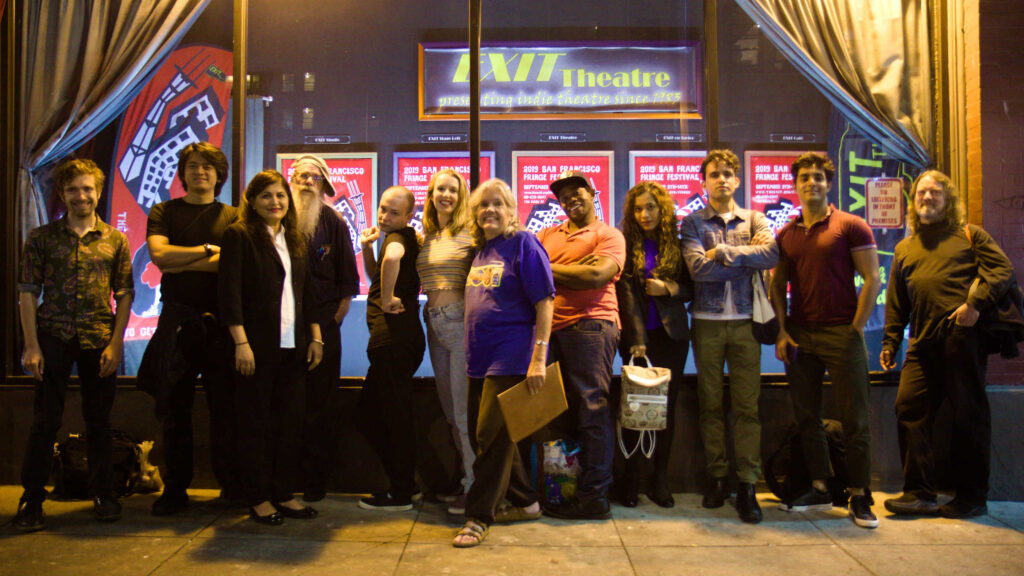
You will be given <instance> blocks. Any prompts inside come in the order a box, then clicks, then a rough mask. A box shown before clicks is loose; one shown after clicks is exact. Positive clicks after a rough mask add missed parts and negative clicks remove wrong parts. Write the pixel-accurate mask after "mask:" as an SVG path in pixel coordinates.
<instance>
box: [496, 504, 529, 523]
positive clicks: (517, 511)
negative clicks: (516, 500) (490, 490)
mask: <svg viewBox="0 0 1024 576" xmlns="http://www.w3.org/2000/svg"><path fill="white" fill-rule="evenodd" d="M540 517H541V511H540V506H538V507H537V511H536V512H527V510H526V508H522V507H520V506H513V505H511V504H507V505H505V506H502V507H501V508H498V511H497V512H496V513H495V514H494V523H495V524H512V523H514V522H529V521H530V520H539V519H540Z"/></svg>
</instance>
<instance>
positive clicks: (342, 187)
mask: <svg viewBox="0 0 1024 576" xmlns="http://www.w3.org/2000/svg"><path fill="white" fill-rule="evenodd" d="M303 154H306V153H305V152H296V153H288V154H278V155H277V170H278V171H279V172H281V173H282V174H284V176H285V178H288V179H289V180H290V179H291V177H292V172H293V171H294V169H293V168H292V164H293V163H294V162H295V160H296V159H297V158H299V157H300V156H302V155H303ZM317 156H320V157H321V158H323V159H324V162H326V163H327V168H328V169H329V170H330V171H331V184H332V185H333V186H334V190H335V192H336V196H335V197H334V198H329V199H328V200H329V201H330V202H331V204H332V207H333V208H334V209H335V210H337V211H338V213H340V214H341V216H342V218H344V219H345V223H346V224H348V231H349V234H350V235H351V236H352V251H353V252H354V253H355V255H356V268H357V269H358V270H359V294H360V295H364V294H366V293H367V292H368V291H369V289H370V283H369V281H368V280H367V279H366V272H365V271H364V270H363V267H362V265H361V264H360V263H361V262H362V260H360V253H361V252H362V247H361V246H360V245H359V235H360V234H362V232H363V230H364V229H366V228H370V227H373V226H376V225H377V153H376V152H344V153H342V152H322V153H319V154H317Z"/></svg>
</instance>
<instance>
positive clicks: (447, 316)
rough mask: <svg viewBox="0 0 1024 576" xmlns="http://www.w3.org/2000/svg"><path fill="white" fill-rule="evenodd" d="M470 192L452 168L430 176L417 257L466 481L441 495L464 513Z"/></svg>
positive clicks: (438, 375)
mask: <svg viewBox="0 0 1024 576" xmlns="http://www.w3.org/2000/svg"><path fill="white" fill-rule="evenodd" d="M469 218H470V215H469V190H468V189H467V187H466V180H465V179H464V178H463V177H462V175H461V174H459V173H458V172H456V171H454V170H449V169H445V170H441V171H439V172H437V173H435V174H434V175H433V176H432V177H431V178H430V184H429V185H428V186H427V202H426V206H424V208H423V236H424V238H423V248H422V249H421V250H420V254H419V257H418V258H417V259H416V271H417V272H419V276H420V283H421V285H422V286H423V292H424V293H425V294H426V295H427V305H426V307H425V308H424V309H423V320H424V322H425V323H426V325H427V346H428V347H429V349H430V363H431V364H432V365H433V367H434V381H435V382H436V385H437V395H438V397H439V398H440V400H441V408H442V409H443V410H444V416H445V419H446V420H447V421H448V427H449V428H450V429H451V434H452V440H453V441H454V442H455V447H456V449H457V451H458V453H459V456H460V458H461V460H462V469H463V474H464V477H463V480H462V485H461V486H459V488H458V489H457V490H455V491H453V492H452V493H451V494H449V495H447V497H446V496H445V495H442V499H444V500H446V501H448V502H450V506H449V512H451V513H452V514H459V515H461V514H462V513H463V507H464V506H465V494H466V492H468V491H469V487H470V485H471V484H472V483H473V460H474V452H473V448H472V446H471V445H470V442H469V434H470V433H471V431H470V430H469V425H468V419H467V410H468V385H467V380H466V346H465V332H466V330H465V315H466V307H465V303H464V299H465V291H466V276H467V275H468V274H469V267H470V264H472V262H473V256H474V255H475V250H474V248H473V236H472V235H471V234H470V231H469Z"/></svg>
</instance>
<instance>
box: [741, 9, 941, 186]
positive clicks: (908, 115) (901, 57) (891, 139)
mask: <svg viewBox="0 0 1024 576" xmlns="http://www.w3.org/2000/svg"><path fill="white" fill-rule="evenodd" d="M736 2H737V3H738V4H739V6H740V7H741V8H743V10H744V11H745V12H746V13H747V14H748V15H749V16H750V17H751V18H752V19H753V20H754V23H755V24H757V25H758V27H759V28H760V29H761V31H762V32H763V33H764V35H765V36H766V37H767V38H768V39H769V40H770V41H771V43H772V44H773V45H774V46H775V47H776V48H777V49H778V50H779V51H780V52H782V53H783V54H784V55H785V56H786V58H787V59H789V61H790V62H792V63H793V65H794V66H796V68H797V70H800V72H801V73H803V75H804V76H806V77H807V78H808V79H809V80H810V81H811V83H812V84H814V86H816V87H817V88H818V89H819V90H820V91H821V92H822V93H823V94H824V95H825V96H826V97H827V98H828V99H829V101H831V102H832V105H833V106H835V107H836V108H837V109H838V110H839V112H840V113H841V114H842V115H843V116H844V117H845V118H847V119H848V120H849V122H850V123H851V124H852V125H854V126H855V127H856V128H857V129H858V130H859V131H860V132H861V133H862V134H863V135H864V136H866V137H867V138H868V139H870V140H871V141H873V142H875V143H876V144H878V145H879V146H880V147H881V148H882V150H884V151H885V152H886V154H888V155H890V156H892V157H893V158H896V159H898V160H902V161H904V162H907V163H909V164H912V165H915V166H928V165H930V164H931V162H932V160H931V158H932V153H933V152H934V150H935V146H934V136H933V128H932V100H931V98H932V97H931V61H930V52H929V50H930V48H929V44H928V28H927V7H926V2H925V0H902V1H901V2H900V1H895V0H860V1H858V2H849V1H848V0H736Z"/></svg>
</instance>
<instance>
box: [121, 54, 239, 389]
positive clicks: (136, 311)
mask: <svg viewBox="0 0 1024 576" xmlns="http://www.w3.org/2000/svg"><path fill="white" fill-rule="evenodd" d="M231 62H232V59H231V52H229V51H227V50H223V49H220V48H214V47H212V46H201V45H197V46H184V47H181V48H178V49H177V50H175V51H174V52H173V53H171V55H170V56H168V58H167V61H165V62H164V64H163V65H162V66H161V67H160V68H159V69H158V70H157V71H156V73H155V74H154V75H153V78H152V79H150V81H149V82H148V83H147V84H146V86H145V87H144V88H143V89H142V91H141V92H139V94H138V95H137V96H136V97H135V99H134V100H132V103H131V105H129V106H128V109H127V110H126V111H125V113H124V116H123V117H122V118H121V125H120V127H119V128H118V134H117V144H116V145H115V146H114V160H113V162H112V164H113V167H112V170H111V174H110V218H109V221H110V223H111V224H112V225H113V226H115V227H116V228H117V229H118V230H120V231H121V232H123V233H124V234H125V236H127V237H128V243H129V245H130V246H131V250H132V273H133V274H134V281H135V299H134V300H133V301H132V313H131V317H130V318H129V320H128V327H127V329H126V330H125V334H124V339H125V342H126V345H125V354H124V358H125V368H126V372H127V373H128V374H135V373H136V371H137V369H138V362H139V360H140V359H141V357H142V352H143V351H144V349H145V345H146V342H148V341H149V338H150V337H151V336H152V335H153V332H154V331H155V330H156V324H157V318H158V317H159V315H160V310H161V304H160V283H161V279H162V275H161V273H160V269H159V268H157V266H156V264H153V262H152V261H151V260H150V257H149V247H148V246H147V245H146V220H147V218H148V216H149V211H150V209H151V208H153V206H155V205H157V204H158V203H160V202H164V201H167V200H170V199H172V198H179V197H181V196H184V195H185V190H184V189H183V188H182V187H181V182H180V181H179V180H178V179H177V170H178V153H179V152H180V151H181V150H182V149H183V148H184V147H186V146H188V145H189V144H192V143H194V142H209V143H210V144H213V145H214V146H217V147H221V146H222V145H223V142H224V134H225V131H226V130H227V126H228V122H229V120H230V118H229V117H228V114H227V111H228V106H229V104H230V100H231V82H230V81H229V80H228V76H227V75H228V74H230V73H231V65H232V64H231ZM227 131H228V133H230V130H227ZM224 152H225V154H227V155H228V157H230V156H231V151H230V150H225V151H224ZM230 190H231V188H230V186H228V185H225V186H224V188H223V190H222V191H221V198H220V200H221V201H224V202H226V203H228V204H230V203H231V192H230Z"/></svg>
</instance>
